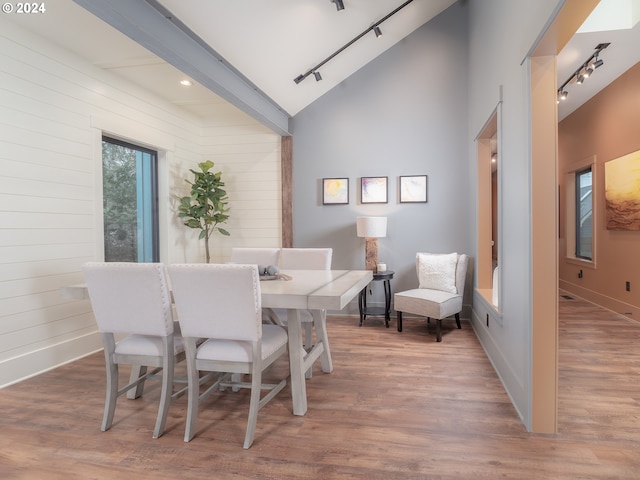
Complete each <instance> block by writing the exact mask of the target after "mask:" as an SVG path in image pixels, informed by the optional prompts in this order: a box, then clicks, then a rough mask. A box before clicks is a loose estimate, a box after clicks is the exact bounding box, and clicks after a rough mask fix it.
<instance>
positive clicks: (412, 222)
mask: <svg viewBox="0 0 640 480" xmlns="http://www.w3.org/2000/svg"><path fill="white" fill-rule="evenodd" d="M467 63H468V59H467V8H466V7H465V6H461V5H459V4H455V5H453V6H452V7H450V8H449V9H447V10H445V11H444V12H443V13H441V14H440V15H439V16H437V17H436V18H434V19H433V20H432V21H430V22H428V23H427V24H425V25H424V26H422V27H421V28H419V29H418V30H416V31H415V32H414V33H413V34H411V35H410V36H409V37H407V38H406V39H404V40H403V41H401V42H399V43H398V44H396V45H395V46H394V47H392V48H390V49H389V50H388V51H387V52H385V53H384V54H383V55H381V56H380V57H378V58H377V59H376V60H375V61H373V62H371V63H370V64H368V65H366V66H365V67H363V68H362V69H361V70H359V71H358V72H356V73H355V74H354V75H352V76H351V77H349V78H348V79H347V80H345V81H344V82H342V83H341V84H339V85H338V86H337V87H335V88H334V89H332V90H331V91H329V92H328V93H326V94H325V95H324V96H323V97H321V98H320V99H319V100H317V101H316V102H314V103H313V104H312V105H310V106H309V107H307V108H306V109H305V110H303V111H302V112H300V113H299V114H298V115H296V116H295V117H294V118H293V119H292V121H291V131H292V132H293V138H294V141H293V179H294V199H293V206H294V212H293V213H294V219H293V224H294V246H298V247H313V246H326V247H333V249H334V257H333V267H334V268H338V269H340V268H364V239H362V238H358V237H356V227H355V224H356V217H358V216H369V215H381V216H387V217H388V225H387V237H386V238H381V239H379V251H380V253H379V258H380V261H383V262H386V263H387V268H388V269H390V270H394V271H395V272H396V276H395V278H394V280H393V282H392V288H393V290H394V291H399V290H403V289H408V288H415V287H416V286H417V277H416V274H415V254H416V252H419V251H430V252H453V251H457V252H460V253H469V254H471V255H473V251H472V249H473V248H474V245H475V240H474V238H473V237H472V235H473V224H472V222H473V218H475V203H474V202H473V200H472V198H471V197H470V195H469V190H470V188H469V182H470V176H469V171H468V159H467V146H466V145H467V140H468V138H469V134H468V130H467V75H468V68H467ZM400 175H428V202H427V203H419V204H406V203H404V204H401V203H400V202H399V199H398V195H399V192H398V176H400ZM363 176H365V177H370V176H371V177H373V176H386V177H388V187H389V189H388V197H389V202H388V203H387V204H361V203H360V179H361V177H363ZM326 177H347V178H349V190H350V191H349V205H329V206H323V205H322V179H323V178H326ZM378 283H379V282H375V283H374V297H373V301H374V303H379V302H382V300H383V298H382V290H381V286H380V285H378ZM469 290H471V288H469V287H468V292H467V295H465V297H467V298H471V295H470V291H469ZM468 303H470V301H469V302H468ZM349 310H350V311H353V310H354V308H353V304H352V305H351V306H350V309H349ZM394 326H395V325H394Z"/></svg>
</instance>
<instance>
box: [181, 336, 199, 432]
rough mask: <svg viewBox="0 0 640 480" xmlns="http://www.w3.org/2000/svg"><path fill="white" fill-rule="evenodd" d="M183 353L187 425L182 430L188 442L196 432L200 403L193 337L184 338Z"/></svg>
mask: <svg viewBox="0 0 640 480" xmlns="http://www.w3.org/2000/svg"><path fill="white" fill-rule="evenodd" d="M184 342H185V354H186V362H187V392H188V393H187V425H186V426H185V430H184V441H185V442H189V441H191V439H192V438H193V436H194V435H195V433H196V423H197V421H198V404H199V403H200V374H199V372H198V369H197V367H196V345H195V342H194V341H193V339H191V338H189V339H187V338H185V339H184Z"/></svg>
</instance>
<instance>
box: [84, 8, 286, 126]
mask: <svg viewBox="0 0 640 480" xmlns="http://www.w3.org/2000/svg"><path fill="white" fill-rule="evenodd" d="M74 2H75V3H77V4H78V5H80V6H81V7H83V8H85V9H86V10H88V11H89V12H91V13H92V14H93V15H95V16H97V17H98V18H100V19H101V20H103V21H104V22H106V23H108V24H109V25H111V26H112V27H114V28H116V29H117V30H119V31H120V32H122V33H124V34H125V35H127V36H128V37H129V38H131V39H132V40H134V41H135V42H137V43H139V44H140V45H142V46H143V47H145V48H146V49H148V50H149V51H151V52H153V53H154V54H156V55H158V56H159V57H160V58H162V59H163V60H165V61H166V62H168V63H170V64H171V65H173V66H174V67H176V68H178V69H179V70H181V71H182V72H184V73H185V74H186V75H189V76H190V77H191V78H192V79H193V80H195V81H197V82H198V83H200V84H201V85H203V86H205V87H207V88H208V89H209V90H211V91H212V92H214V93H215V94H217V95H219V96H220V97H222V98H223V99H225V100H226V101H228V102H229V103H231V104H232V105H235V106H236V107H237V108H239V109H240V110H242V111H243V112H245V113H246V114H248V115H250V116H251V117H253V118H254V119H256V120H257V121H259V122H260V123H262V124H263V125H265V126H267V127H268V128H270V129H272V130H273V131H274V132H276V133H278V134H279V135H283V136H288V135H290V133H289V118H290V117H289V115H288V114H287V113H286V112H285V111H284V110H283V109H282V108H280V107H279V106H278V105H277V104H276V103H275V102H274V101H273V100H271V99H270V98H269V97H267V96H266V95H265V94H264V93H263V92H261V91H260V90H259V89H258V88H257V87H256V86H255V85H253V83H251V82H250V81H249V80H248V79H247V78H245V77H244V76H242V75H241V74H240V73H239V72H238V71H237V70H236V69H235V68H233V66H232V65H230V64H229V63H227V62H226V61H225V60H224V59H223V58H222V56H220V55H219V54H218V53H217V52H216V51H215V50H213V49H212V48H211V47H209V46H208V45H206V44H205V43H204V41H202V40H201V39H200V38H199V37H197V36H196V35H195V34H194V33H193V32H192V31H191V30H189V29H188V28H187V27H186V26H185V25H184V24H183V23H182V22H180V20H178V19H176V18H174V17H173V16H172V15H171V13H170V12H169V11H168V10H166V9H165V8H164V7H163V6H162V5H160V4H159V3H158V2H157V1H156V0H146V1H144V0H136V1H131V0H74Z"/></svg>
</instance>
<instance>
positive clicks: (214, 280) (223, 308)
mask: <svg viewBox="0 0 640 480" xmlns="http://www.w3.org/2000/svg"><path fill="white" fill-rule="evenodd" d="M169 275H170V278H171V284H172V286H173V296H174V300H175V304H176V310H177V312H178V319H179V321H180V326H181V329H182V335H183V337H184V342H185V349H186V357H187V375H188V389H189V400H188V406H187V425H186V430H185V434H184V441H185V442H189V441H190V440H191V439H192V438H193V437H194V435H195V432H196V422H197V419H198V406H199V405H200V403H201V402H202V400H203V399H204V398H206V397H207V396H208V395H209V394H210V393H212V392H213V391H216V390H218V389H219V388H220V387H226V386H231V387H234V386H236V387H238V386H239V387H242V388H250V389H251V400H250V404H249V419H248V422H247V430H246V434H245V439H244V448H249V447H250V446H251V444H252V443H253V437H254V432H255V429H256V423H257V420H258V411H259V410H260V409H261V408H262V407H264V406H265V405H266V404H267V403H268V402H269V401H270V400H271V399H272V398H273V397H275V395H276V394H277V393H278V392H280V391H281V390H282V389H283V388H284V387H285V385H286V383H287V380H286V378H285V379H282V380H281V381H280V382H279V383H277V384H263V383H262V372H263V371H264V370H265V369H266V368H267V367H269V365H271V364H272V363H273V362H274V361H275V360H276V359H277V358H279V357H280V356H282V355H284V354H286V353H287V344H288V336H287V331H286V330H285V329H284V328H282V327H280V326H278V325H264V324H263V323H262V308H261V297H260V280H259V276H258V267H257V266H256V265H246V264H239V265H234V264H226V265H220V264H182V265H170V266H169ZM199 338H205V339H206V340H205V341H204V343H202V344H201V345H200V346H199V347H198V346H197V345H196V341H197V340H198V339H199ZM200 371H206V372H219V373H220V374H221V377H220V378H219V379H218V380H217V381H216V382H214V383H213V384H212V385H210V386H209V387H208V388H207V389H206V390H205V391H204V392H202V393H200V384H201V379H200ZM232 374H240V375H242V374H251V383H243V382H241V383H230V382H227V380H228V378H229V376H230V375H232ZM263 389H266V390H269V393H267V394H266V395H265V396H264V397H262V398H261V390H263Z"/></svg>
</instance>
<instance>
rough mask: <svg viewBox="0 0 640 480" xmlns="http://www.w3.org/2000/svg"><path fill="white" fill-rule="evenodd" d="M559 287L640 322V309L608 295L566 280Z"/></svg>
mask: <svg viewBox="0 0 640 480" xmlns="http://www.w3.org/2000/svg"><path fill="white" fill-rule="evenodd" d="M559 286H560V288H561V289H562V290H565V291H567V292H569V293H572V294H574V295H576V296H578V297H580V298H582V299H584V300H586V301H588V302H591V303H595V304H596V305H598V306H600V307H602V308H606V309H607V310H611V311H612V312H615V313H618V314H620V315H624V316H625V317H627V318H630V319H631V320H635V321H636V322H640V308H638V307H636V306H634V305H631V304H629V303H625V302H623V301H620V300H617V299H615V298H612V297H608V296H607V295H603V294H601V293H598V292H595V291H593V290H589V289H588V288H584V287H581V286H580V285H576V284H575V283H571V282H567V281H566V280H560V281H559Z"/></svg>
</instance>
